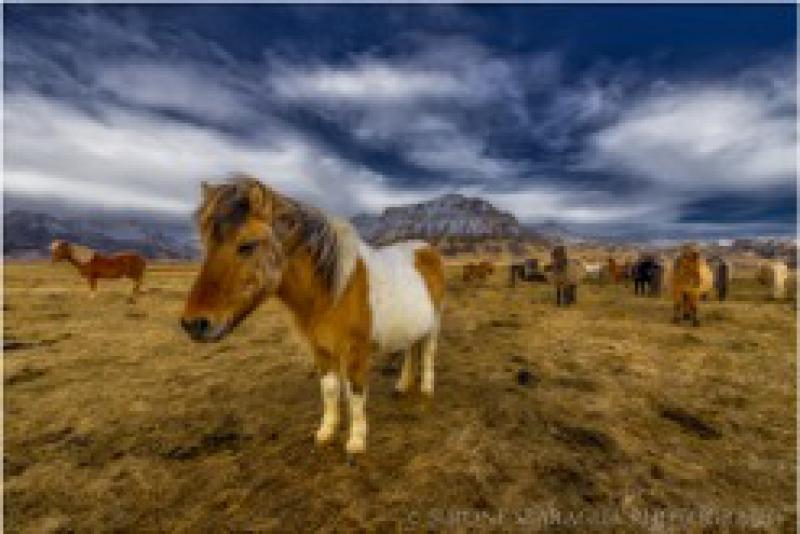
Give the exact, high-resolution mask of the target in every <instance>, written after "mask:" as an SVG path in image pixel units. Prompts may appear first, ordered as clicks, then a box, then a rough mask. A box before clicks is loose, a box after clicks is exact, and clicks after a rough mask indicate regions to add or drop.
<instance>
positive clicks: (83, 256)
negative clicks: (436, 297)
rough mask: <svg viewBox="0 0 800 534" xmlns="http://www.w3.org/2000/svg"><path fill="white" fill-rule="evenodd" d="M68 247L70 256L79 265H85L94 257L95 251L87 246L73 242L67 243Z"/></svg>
mask: <svg viewBox="0 0 800 534" xmlns="http://www.w3.org/2000/svg"><path fill="white" fill-rule="evenodd" d="M69 249H70V253H71V255H72V258H73V259H74V260H75V261H77V262H78V263H80V264H81V265H86V264H87V263H89V262H90V261H92V258H94V255H95V254H96V252H95V251H94V250H92V249H90V248H89V247H86V246H84V245H76V244H74V243H70V244H69Z"/></svg>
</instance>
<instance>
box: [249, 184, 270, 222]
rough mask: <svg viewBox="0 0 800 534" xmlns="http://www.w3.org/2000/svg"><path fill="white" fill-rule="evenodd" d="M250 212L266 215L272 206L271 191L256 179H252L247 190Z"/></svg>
mask: <svg viewBox="0 0 800 534" xmlns="http://www.w3.org/2000/svg"><path fill="white" fill-rule="evenodd" d="M247 196H248V204H249V206H250V213H251V214H256V215H262V216H267V215H268V213H269V210H270V208H271V207H272V197H273V196H274V194H273V193H272V191H270V190H269V189H267V187H266V186H265V185H264V184H262V183H261V182H258V181H255V180H254V181H253V182H252V183H251V184H250V187H249V189H248V192H247Z"/></svg>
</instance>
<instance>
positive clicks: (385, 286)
mask: <svg viewBox="0 0 800 534" xmlns="http://www.w3.org/2000/svg"><path fill="white" fill-rule="evenodd" d="M328 221H329V223H330V225H331V228H333V231H334V233H335V235H336V241H337V243H336V246H337V249H338V250H337V252H338V265H337V268H336V275H335V277H334V284H333V288H334V298H335V299H336V298H338V297H339V296H341V294H342V292H343V291H344V289H345V288H346V287H347V284H348V282H349V281H350V278H351V277H352V275H353V271H354V270H355V266H356V262H357V260H358V259H359V258H360V259H361V260H362V261H363V262H364V265H365V266H366V269H367V278H368V287H369V305H370V311H371V317H372V340H373V341H374V342H375V343H376V344H377V345H378V348H379V350H380V352H384V353H388V352H396V351H400V350H406V349H410V348H411V346H412V345H413V344H414V343H416V342H418V341H420V340H422V339H423V338H425V337H426V336H428V335H429V334H430V333H431V332H433V331H434V329H435V327H436V316H437V314H436V312H435V310H434V306H433V301H432V300H431V296H430V294H429V293H428V288H427V286H426V284H425V280H423V278H422V275H421V274H420V272H419V271H418V270H417V268H416V266H415V264H414V263H415V259H416V257H415V252H416V251H417V250H419V249H421V248H425V247H427V246H429V245H428V243H426V242H424V241H404V242H401V243H396V244H393V245H389V246H385V247H380V248H373V247H371V246H370V245H368V244H367V243H365V242H364V241H362V240H361V238H360V237H359V235H358V233H357V232H356V230H355V228H353V226H352V225H351V224H350V223H349V222H347V221H345V220H342V219H337V218H333V217H331V218H329V219H328Z"/></svg>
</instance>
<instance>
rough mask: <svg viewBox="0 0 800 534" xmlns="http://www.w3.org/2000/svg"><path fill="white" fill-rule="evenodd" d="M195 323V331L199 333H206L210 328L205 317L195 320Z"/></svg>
mask: <svg viewBox="0 0 800 534" xmlns="http://www.w3.org/2000/svg"><path fill="white" fill-rule="evenodd" d="M195 322H196V323H197V326H196V328H197V330H198V332H199V333H204V332H207V331H208V328H209V327H210V326H211V323H209V322H208V319H206V318H205V317H201V318H199V319H196V320H195Z"/></svg>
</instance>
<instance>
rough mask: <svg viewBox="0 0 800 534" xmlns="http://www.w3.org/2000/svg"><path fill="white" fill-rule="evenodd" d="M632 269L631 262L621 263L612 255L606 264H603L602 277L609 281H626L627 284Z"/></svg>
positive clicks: (613, 282) (617, 282) (615, 282)
mask: <svg viewBox="0 0 800 534" xmlns="http://www.w3.org/2000/svg"><path fill="white" fill-rule="evenodd" d="M630 270H631V264H630V262H627V263H621V262H618V261H617V260H616V259H615V258H614V257H613V256H611V257H609V258H608V260H607V262H606V264H605V265H603V267H602V270H601V273H600V278H601V280H603V281H605V282H607V283H608V282H610V283H612V284H619V283H620V282H625V283H626V284H627V281H628V279H629V278H630Z"/></svg>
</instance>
